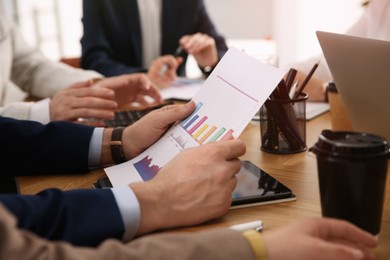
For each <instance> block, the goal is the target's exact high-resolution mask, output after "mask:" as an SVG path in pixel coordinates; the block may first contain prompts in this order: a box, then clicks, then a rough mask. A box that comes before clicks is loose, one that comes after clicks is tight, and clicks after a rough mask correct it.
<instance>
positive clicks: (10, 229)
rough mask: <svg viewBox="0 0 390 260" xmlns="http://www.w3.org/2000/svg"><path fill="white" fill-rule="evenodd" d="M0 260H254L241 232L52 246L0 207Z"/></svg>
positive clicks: (187, 234) (180, 234)
mask: <svg viewBox="0 0 390 260" xmlns="http://www.w3.org/2000/svg"><path fill="white" fill-rule="evenodd" d="M0 259H8V260H12V259H24V260H29V259H41V260H44V259H55V260H62V259H72V260H78V259H94V260H100V259H102V260H103V259H105V260H106V259H115V260H121V259H143V260H144V259H148V260H151V259H169V260H172V259H180V260H183V259H194V260H195V259H196V260H198V259H213V260H215V259H223V260H226V259H240V260H246V259H253V254H252V251H251V249H250V245H249V243H248V242H247V240H246V239H245V238H244V237H243V236H242V235H241V234H240V233H238V232H236V231H233V230H229V229H215V230H210V231H206V232H199V233H183V232H180V233H162V234H154V235H147V236H144V237H143V238H138V239H135V240H133V241H131V242H129V243H127V244H123V243H122V242H121V241H118V240H107V241H105V242H104V243H102V244H101V245H100V246H99V247H98V248H85V247H84V248H82V247H74V246H72V245H70V244H67V243H64V242H50V241H47V240H44V239H42V238H39V237H37V236H35V235H34V234H32V233H29V232H26V231H22V230H19V229H18V228H17V227H16V221H15V219H14V218H13V216H12V215H10V214H9V213H8V212H7V211H6V210H5V209H4V207H3V206H1V205H0Z"/></svg>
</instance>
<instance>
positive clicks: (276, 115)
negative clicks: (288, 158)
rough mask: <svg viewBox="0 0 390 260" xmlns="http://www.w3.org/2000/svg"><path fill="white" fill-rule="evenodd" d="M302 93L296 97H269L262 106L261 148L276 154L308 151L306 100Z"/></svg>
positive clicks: (306, 96)
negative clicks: (279, 98)
mask: <svg viewBox="0 0 390 260" xmlns="http://www.w3.org/2000/svg"><path fill="white" fill-rule="evenodd" d="M307 98H308V95H307V94H306V93H302V94H301V95H299V97H298V98H294V99H288V100H286V99H283V100H278V99H267V101H266V102H265V103H264V105H263V106H262V107H261V108H260V137H261V150H262V151H264V152H269V153H276V154H291V153H299V152H303V151H306V149H307V146H306V101H307Z"/></svg>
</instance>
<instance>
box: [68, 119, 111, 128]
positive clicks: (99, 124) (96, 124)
mask: <svg viewBox="0 0 390 260" xmlns="http://www.w3.org/2000/svg"><path fill="white" fill-rule="evenodd" d="M74 122H75V123H78V124H81V125H88V126H94V127H105V126H106V124H105V123H104V121H102V120H99V121H97V120H76V121H74Z"/></svg>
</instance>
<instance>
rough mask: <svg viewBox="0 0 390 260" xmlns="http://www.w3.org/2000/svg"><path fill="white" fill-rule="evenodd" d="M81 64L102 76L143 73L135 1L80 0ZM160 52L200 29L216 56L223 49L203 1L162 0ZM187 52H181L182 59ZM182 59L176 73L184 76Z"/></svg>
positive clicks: (140, 39) (168, 50)
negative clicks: (81, 12)
mask: <svg viewBox="0 0 390 260" xmlns="http://www.w3.org/2000/svg"><path fill="white" fill-rule="evenodd" d="M82 21H83V28H84V34H83V37H82V39H81V47H82V57H81V65H82V67H83V68H85V69H92V70H96V71H98V72H100V73H101V74H103V75H105V76H114V75H120V74H124V73H133V72H146V71H147V68H144V67H142V46H141V45H142V35H141V34H142V33H141V29H140V20H139V14H138V8H137V0H115V1H112V0H83V19H82ZM161 26H162V38H161V55H166V54H173V53H174V52H175V50H176V48H177V47H178V42H179V39H180V38H181V37H182V36H184V35H188V34H194V33H197V32H202V33H205V34H208V35H210V36H211V37H213V38H214V39H215V42H216V47H217V50H218V57H219V59H221V58H222V56H223V55H224V54H225V52H226V51H227V45H226V42H225V39H224V37H223V36H221V35H220V34H218V32H217V30H216V28H215V26H214V24H213V22H212V21H211V19H210V17H209V15H208V13H207V11H206V7H205V4H204V1H203V0H186V1H182V0H164V1H163V13H162V25H161ZM186 57H187V55H184V58H185V59H186ZM184 68H185V62H184V63H183V64H182V65H181V66H180V67H179V69H178V75H180V76H184V75H185V74H184Z"/></svg>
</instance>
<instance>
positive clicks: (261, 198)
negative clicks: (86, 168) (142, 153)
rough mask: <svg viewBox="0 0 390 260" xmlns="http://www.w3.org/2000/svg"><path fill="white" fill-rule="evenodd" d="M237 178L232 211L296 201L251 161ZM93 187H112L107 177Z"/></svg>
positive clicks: (244, 166) (289, 191)
mask: <svg viewBox="0 0 390 260" xmlns="http://www.w3.org/2000/svg"><path fill="white" fill-rule="evenodd" d="M236 176H237V180H238V181H237V187H236V188H235V189H234V191H233V193H232V198H233V200H232V206H231V209H234V208H243V207H249V206H258V205H265V204H272V203H278V202H285V201H293V200H296V197H295V195H294V194H293V193H292V191H291V190H290V189H289V188H287V187H286V186H285V185H283V184H282V183H281V182H279V181H277V180H276V179H275V178H273V177H272V176H271V175H269V174H268V173H266V172H265V171H263V170H262V169H260V168H259V167H257V166H256V165H254V164H253V163H251V162H250V161H242V167H241V170H240V172H239V173H237V175H236ZM93 186H94V188H103V189H104V188H111V187H112V185H111V182H110V180H109V179H108V178H107V177H105V178H101V179H98V180H97V182H96V183H94V184H93Z"/></svg>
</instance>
